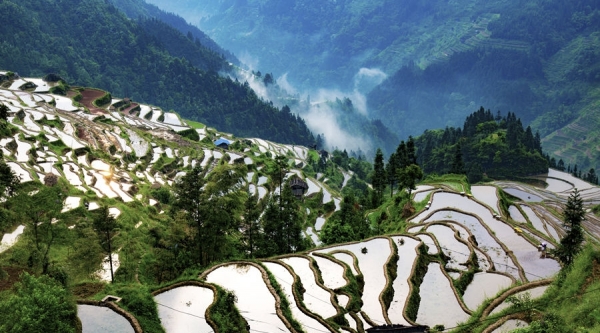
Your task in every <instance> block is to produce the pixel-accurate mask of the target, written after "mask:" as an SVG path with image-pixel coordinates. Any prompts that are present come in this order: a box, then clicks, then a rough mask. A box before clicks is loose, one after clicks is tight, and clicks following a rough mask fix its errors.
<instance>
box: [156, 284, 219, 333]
mask: <svg viewBox="0 0 600 333" xmlns="http://www.w3.org/2000/svg"><path fill="white" fill-rule="evenodd" d="M213 298H214V292H213V291H212V289H210V288H203V287H198V286H181V287H177V288H174V289H171V290H169V291H165V292H164V293H161V294H158V295H156V296H154V300H155V302H156V304H157V305H158V317H159V318H160V323H161V324H162V326H163V327H164V328H165V331H166V332H167V333H210V332H212V331H213V328H212V327H211V326H210V325H209V324H208V323H207V322H206V319H204V317H205V316H206V310H207V309H208V307H209V306H210V305H211V304H212V303H213Z"/></svg>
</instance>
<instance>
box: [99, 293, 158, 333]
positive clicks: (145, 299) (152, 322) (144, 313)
mask: <svg viewBox="0 0 600 333" xmlns="http://www.w3.org/2000/svg"><path fill="white" fill-rule="evenodd" d="M111 287H112V288H110V289H109V290H110V293H111V294H112V295H116V296H119V297H121V298H122V299H121V302H119V306H121V307H122V308H123V309H125V310H126V311H128V312H130V313H131V314H132V315H133V316H134V317H135V318H136V319H137V320H138V322H139V323H140V326H142V329H143V330H144V332H146V333H165V331H164V329H163V327H162V326H161V324H160V319H159V318H158V309H157V308H156V303H155V302H154V298H153V297H152V294H151V293H150V290H149V289H148V288H147V287H146V286H144V285H112V286H111Z"/></svg>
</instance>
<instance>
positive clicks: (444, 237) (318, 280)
mask: <svg viewBox="0 0 600 333" xmlns="http://www.w3.org/2000/svg"><path fill="white" fill-rule="evenodd" d="M547 177H548V178H546V179H547V181H548V183H549V186H548V187H547V188H546V189H539V188H533V187H531V186H528V185H523V184H517V183H511V182H501V183H500V182H499V183H497V184H492V185H479V186H473V187H472V188H471V193H458V192H454V191H451V190H449V189H448V187H446V186H444V185H438V186H421V187H419V189H418V191H417V192H416V193H415V200H417V201H428V205H427V206H426V207H427V208H426V209H424V210H423V211H421V212H419V213H418V214H416V215H414V216H413V217H412V218H410V219H409V220H410V221H411V222H412V223H411V225H410V227H409V228H408V232H407V233H406V234H398V235H386V236H378V237H374V238H371V239H368V240H365V241H362V242H355V243H347V244H339V245H334V246H331V247H324V248H319V249H316V250H311V251H308V252H305V253H301V254H293V255H286V256H282V257H276V258H270V259H265V260H260V261H258V262H244V261H242V262H232V263H224V264H220V265H217V266H215V267H213V268H211V269H210V270H208V271H206V272H204V273H203V274H202V275H201V276H200V280H202V281H205V283H210V284H217V285H219V286H221V287H223V288H226V289H229V290H231V291H232V292H233V293H234V294H235V295H236V296H237V306H238V308H239V311H240V313H241V314H242V316H243V317H244V318H245V319H246V320H247V321H248V324H249V325H250V329H251V331H252V330H257V331H279V330H281V331H292V332H293V331H297V330H298V328H299V327H301V328H302V329H303V330H304V331H306V332H328V331H332V332H335V331H340V330H341V331H344V332H355V331H359V332H360V331H364V330H365V329H367V328H370V327H373V326H379V325H384V324H402V325H415V324H421V325H428V326H430V327H433V326H435V325H444V327H446V328H454V327H457V326H459V325H460V323H461V322H464V321H466V320H467V319H468V318H469V316H470V315H471V314H472V313H473V312H474V311H477V310H478V309H480V308H481V307H483V309H484V313H485V314H486V316H490V318H492V319H493V318H494V317H493V316H497V319H496V320H491V321H489V325H490V326H494V327H502V329H505V328H506V327H508V326H509V325H516V324H517V323H518V322H514V321H513V320H510V321H509V320H508V318H504V316H502V313H503V311H504V309H506V308H508V306H509V305H510V304H509V303H506V302H502V301H503V300H505V299H506V298H507V297H508V296H510V295H523V294H525V293H526V292H528V293H530V294H531V296H532V297H538V296H540V295H541V294H542V293H543V291H544V290H545V289H546V288H547V286H548V285H549V284H550V282H551V280H552V278H553V277H554V276H555V274H556V273H557V272H558V270H559V269H560V265H559V264H558V262H557V261H555V260H554V259H552V258H545V259H542V258H540V254H539V252H538V250H537V248H536V246H537V245H539V244H540V243H541V242H547V243H548V244H549V246H550V248H553V247H554V245H556V244H557V243H558V241H559V238H560V236H561V235H563V234H564V230H563V229H562V227H561V224H560V222H559V221H558V217H557V210H556V209H557V207H560V206H561V205H562V204H563V203H564V201H565V198H566V196H567V195H568V193H569V192H570V190H571V189H572V187H573V186H578V187H581V189H582V193H584V194H583V196H584V197H585V198H586V200H591V201H595V200H598V199H599V198H600V188H598V187H594V186H591V185H589V184H585V183H583V182H581V181H580V180H577V179H575V178H572V177H569V176H568V174H564V173H560V172H557V171H554V170H550V173H549V174H548V176H547ZM571 182H575V183H571ZM500 189H504V190H506V191H507V192H508V193H511V194H512V195H515V196H517V197H519V196H520V197H523V199H524V200H516V201H515V202H514V203H513V204H512V205H511V206H509V207H508V210H505V209H503V208H502V204H501V200H500V198H499V195H498V191H500ZM588 221H589V224H588V225H587V226H586V227H587V229H588V231H590V233H591V234H593V236H594V237H596V238H597V237H598V236H599V235H600V234H598V233H597V231H595V230H594V229H593V228H592V225H593V224H594V223H595V222H597V221H595V219H589V220H588ZM189 288H192V287H189V286H186V287H181V286H174V288H173V289H170V290H169V291H166V292H161V293H159V294H158V295H157V296H155V299H156V300H157V302H158V304H159V315H160V317H161V320H163V321H167V322H169V323H171V325H173V326H169V327H170V328H171V329H170V330H168V331H169V332H181V331H184V332H188V330H185V329H184V328H183V327H182V326H177V325H175V324H174V323H176V322H179V321H180V320H181V321H183V320H185V318H186V316H188V314H186V312H188V311H186V309H187V307H186V304H189V303H191V304H196V303H197V302H203V304H207V303H206V298H202V297H201V296H194V295H196V293H194V294H192V293H190V292H189V290H190V289H189ZM194 288H196V289H197V290H198V293H200V290H203V288H204V289H206V288H208V287H200V286H196V287H193V288H192V289H194ZM167 295H168V296H167ZM496 297H499V298H498V300H499V301H496V302H494V303H490V301H491V300H493V299H494V298H496ZM164 299H168V302H164V301H163V300H164ZM257 299H261V300H263V301H261V302H260V305H258V304H257V303H256V300H257ZM283 304H285V306H284V305H283ZM290 304H291V305H290ZM206 306H208V305H206ZM201 310H202V311H201V312H195V314H198V315H202V314H203V313H204V311H206V310H205V308H202V309H201ZM294 321H296V322H295V323H294ZM520 324H521V325H522V324H523V322H520ZM502 325H504V326H502ZM212 330H213V328H212V327H211V326H210V325H209V324H207V325H205V329H204V330H201V332H211V331H212ZM189 332H191V331H189ZM498 332H499V331H498Z"/></svg>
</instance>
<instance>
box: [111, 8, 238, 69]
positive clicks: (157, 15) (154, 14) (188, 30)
mask: <svg viewBox="0 0 600 333" xmlns="http://www.w3.org/2000/svg"><path fill="white" fill-rule="evenodd" d="M110 3H112V4H113V5H114V6H115V7H117V8H118V9H120V10H121V11H123V13H125V15H127V16H128V17H129V18H132V19H134V20H138V19H143V20H147V19H155V20H158V21H161V22H164V23H166V24H167V25H168V26H169V27H172V28H174V29H176V30H178V31H179V32H180V33H182V34H183V35H185V36H187V37H188V38H190V39H191V40H194V41H196V40H197V42H199V43H200V44H202V46H204V47H206V48H208V49H210V50H212V51H214V52H216V53H218V54H222V55H224V56H225V58H226V59H227V60H228V61H230V62H232V63H234V64H236V65H239V64H240V61H239V60H238V59H237V57H236V56H235V55H234V54H232V53H231V52H229V51H227V50H225V49H223V48H222V47H221V46H220V45H218V44H217V43H215V41H214V40H212V39H211V38H210V37H208V36H207V35H206V34H205V33H204V32H202V31H201V30H200V29H198V27H196V26H195V25H192V24H189V23H188V22H186V21H185V19H183V18H182V17H181V16H178V15H175V14H173V13H168V12H165V11H163V10H161V9H160V8H158V7H156V6H154V5H152V4H149V3H147V2H145V1H143V0H110ZM174 37H175V38H177V39H178V38H180V37H179V36H174ZM159 38H160V37H159ZM169 51H172V50H169Z"/></svg>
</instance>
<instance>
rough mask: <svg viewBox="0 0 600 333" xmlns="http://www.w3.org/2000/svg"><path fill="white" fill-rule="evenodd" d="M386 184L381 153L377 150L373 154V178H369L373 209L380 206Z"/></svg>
mask: <svg viewBox="0 0 600 333" xmlns="http://www.w3.org/2000/svg"><path fill="white" fill-rule="evenodd" d="M386 183H387V177H386V174H385V165H384V162H383V152H382V151H381V149H380V148H377V152H376V153H375V161H374V163H373V176H372V178H371V185H373V190H374V191H375V193H374V195H373V207H377V206H379V205H380V204H381V199H382V198H383V191H384V190H385V186H386Z"/></svg>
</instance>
